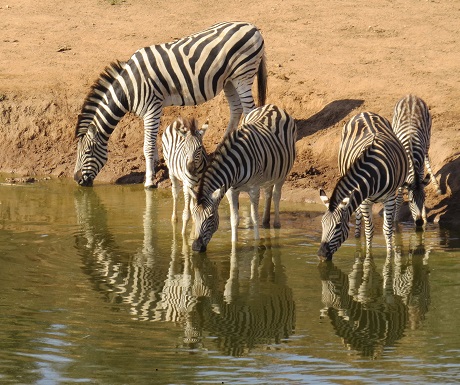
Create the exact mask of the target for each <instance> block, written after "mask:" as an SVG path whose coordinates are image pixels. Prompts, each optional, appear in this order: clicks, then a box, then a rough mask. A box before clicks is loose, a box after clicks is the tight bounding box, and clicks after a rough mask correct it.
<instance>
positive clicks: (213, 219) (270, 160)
mask: <svg viewBox="0 0 460 385" xmlns="http://www.w3.org/2000/svg"><path fill="white" fill-rule="evenodd" d="M296 139H297V127H296V124H295V121H294V119H293V118H292V117H291V116H290V115H288V113H287V112H286V111H284V110H282V109H280V108H279V107H277V106H274V105H271V104H268V105H265V106H263V107H258V108H256V109H254V110H252V111H251V112H250V113H249V114H248V115H247V116H246V117H245V118H244V119H243V121H242V124H241V126H240V127H239V128H238V129H237V130H236V131H233V132H231V133H230V134H229V135H228V136H227V137H226V138H225V139H224V140H223V141H222V143H221V144H220V145H219V146H218V147H217V149H216V151H215V152H214V155H213V157H212V159H211V160H210V163H209V165H208V166H207V168H206V170H205V171H204V173H203V176H202V179H201V181H200V184H199V187H198V192H197V194H196V195H197V200H196V202H197V204H196V206H195V207H194V208H193V209H192V215H193V216H194V219H195V238H196V239H195V240H194V242H193V245H192V249H193V250H194V251H206V247H207V245H208V243H209V241H210V240H211V237H212V235H213V234H214V233H215V231H216V230H217V228H218V226H219V213H218V207H219V204H220V201H221V200H222V198H223V196H224V194H226V196H227V198H228V201H229V204H230V211H231V216H230V223H231V228H232V242H236V241H237V240H238V234H237V226H238V221H239V217H238V197H239V194H240V192H241V191H246V192H248V193H249V197H250V201H251V217H252V222H253V225H254V238H255V239H259V229H258V226H259V218H258V207H259V197H260V189H261V188H262V189H264V192H265V207H264V212H263V219H262V225H263V226H264V227H269V226H270V206H271V200H272V196H273V200H274V208H275V218H274V227H275V228H279V227H280V217H279V202H280V198H281V188H282V186H283V184H284V181H285V179H286V176H287V175H288V173H289V171H290V170H291V168H292V165H293V163H294V159H295V155H296V151H295V142H296Z"/></svg>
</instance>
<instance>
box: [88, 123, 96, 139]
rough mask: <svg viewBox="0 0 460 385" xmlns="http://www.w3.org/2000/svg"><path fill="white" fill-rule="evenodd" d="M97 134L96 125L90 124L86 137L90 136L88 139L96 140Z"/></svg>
mask: <svg viewBox="0 0 460 385" xmlns="http://www.w3.org/2000/svg"><path fill="white" fill-rule="evenodd" d="M96 134H97V128H96V126H95V125H94V124H90V125H89V126H88V130H87V131H86V135H88V138H90V139H93V140H96Z"/></svg>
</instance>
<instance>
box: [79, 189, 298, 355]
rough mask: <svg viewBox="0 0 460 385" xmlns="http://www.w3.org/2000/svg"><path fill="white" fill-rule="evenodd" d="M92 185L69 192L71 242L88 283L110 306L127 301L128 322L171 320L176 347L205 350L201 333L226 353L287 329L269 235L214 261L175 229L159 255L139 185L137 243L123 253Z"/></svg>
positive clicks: (276, 338) (282, 279) (150, 207)
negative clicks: (74, 229) (73, 223)
mask: <svg viewBox="0 0 460 385" xmlns="http://www.w3.org/2000/svg"><path fill="white" fill-rule="evenodd" d="M96 191H97V189H91V190H88V191H78V194H77V195H76V197H75V206H76V212H77V217H78V220H79V223H80V226H81V231H80V232H79V233H78V234H77V235H76V247H77V249H78V250H79V253H80V255H81V258H82V261H83V266H84V271H85V273H86V274H87V275H88V276H89V277H90V281H91V282H92V284H93V286H94V289H95V290H96V291H98V292H100V293H102V294H103V299H104V300H105V301H106V302H107V303H110V304H113V310H114V311H123V309H126V307H127V309H128V311H129V314H130V316H131V318H132V319H134V320H138V321H151V322H173V323H175V324H176V325H178V326H179V327H180V328H181V329H182V330H183V335H182V337H181V340H182V342H181V343H180V344H179V346H176V347H177V348H181V349H192V350H195V349H198V350H202V349H206V343H205V342H206V337H207V336H208V335H209V336H211V337H215V338H213V339H211V341H212V342H213V343H216V344H217V345H218V348H219V349H220V350H221V351H222V352H223V353H224V354H227V355H232V356H243V355H246V354H248V353H249V352H250V351H251V349H254V348H257V347H258V346H259V345H269V344H273V343H280V342H281V341H282V340H283V339H285V338H288V337H289V336H290V335H291V334H292V333H293V330H294V326H295V303H294V300H293V294H292V290H291V289H290V288H289V287H288V286H287V279H286V275H285V273H284V267H283V265H282V264H281V252H280V247H279V246H278V244H277V240H275V242H274V244H273V245H272V240H271V239H270V238H267V239H265V241H264V242H265V244H261V245H259V246H255V247H251V248H249V249H247V248H242V249H236V248H233V249H232V251H231V254H230V261H229V263H221V264H216V263H215V262H211V261H210V260H209V259H208V258H207V257H206V255H202V254H197V253H193V252H192V251H191V250H190V247H189V242H188V239H187V238H184V237H181V236H179V237H178V239H176V235H175V234H176V233H177V231H176V230H175V231H174V235H173V236H172V237H173V238H172V244H171V249H170V252H169V251H168V252H167V254H165V255H162V254H161V252H162V251H161V250H158V249H159V248H158V247H156V243H157V242H158V238H159V234H158V233H157V232H158V231H159V230H158V226H156V225H155V222H154V220H153V219H154V217H155V215H156V207H155V205H158V204H159V202H158V199H153V195H154V193H155V192H154V191H151V190H146V191H145V194H146V208H145V212H144V216H143V226H144V239H143V244H142V247H140V248H139V250H137V251H135V252H133V253H130V252H127V251H125V249H123V248H121V247H119V246H118V245H117V242H116V240H115V237H114V235H113V234H112V233H111V231H110V230H109V227H108V225H107V222H108V215H109V212H108V210H107V209H106V208H105V207H104V205H103V203H102V202H101V200H100V199H99V197H98V195H97V192H96ZM168 254H169V256H170V258H167V257H168ZM208 341H209V340H208Z"/></svg>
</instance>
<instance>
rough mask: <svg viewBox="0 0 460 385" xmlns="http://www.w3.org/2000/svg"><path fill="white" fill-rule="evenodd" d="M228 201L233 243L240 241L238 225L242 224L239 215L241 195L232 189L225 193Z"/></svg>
mask: <svg viewBox="0 0 460 385" xmlns="http://www.w3.org/2000/svg"><path fill="white" fill-rule="evenodd" d="M225 195H226V196H227V199H228V204H229V206H230V225H231V228H232V242H237V241H238V224H239V222H240V217H239V214H238V209H239V203H238V199H239V196H240V193H239V192H237V191H235V190H234V189H233V188H230V189H228V190H227V192H226V193H225Z"/></svg>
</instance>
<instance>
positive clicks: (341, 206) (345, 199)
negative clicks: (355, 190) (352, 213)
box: [339, 197, 350, 210]
mask: <svg viewBox="0 0 460 385" xmlns="http://www.w3.org/2000/svg"><path fill="white" fill-rule="evenodd" d="M349 203H350V198H349V197H346V198H343V201H342V202H341V203H340V205H339V208H340V209H342V210H343V209H344V208H345V207H347V206H348V204H349Z"/></svg>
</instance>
